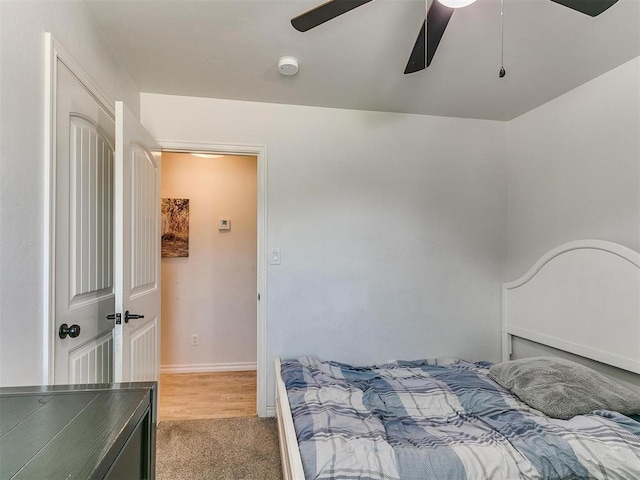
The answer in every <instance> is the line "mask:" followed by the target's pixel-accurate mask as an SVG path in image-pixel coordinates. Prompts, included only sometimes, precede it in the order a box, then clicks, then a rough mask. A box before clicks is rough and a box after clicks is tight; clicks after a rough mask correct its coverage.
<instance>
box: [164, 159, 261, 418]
mask: <svg viewBox="0 0 640 480" xmlns="http://www.w3.org/2000/svg"><path fill="white" fill-rule="evenodd" d="M259 166H260V159H259V155H258V154H256V153H252V154H247V153H245V152H237V151H234V152H228V151H224V152H220V151H216V150H203V149H201V148H199V149H198V150H197V151H195V150H192V151H184V150H180V151H178V150H173V149H166V148H165V149H163V167H162V169H163V171H162V182H161V197H162V199H163V200H162V202H163V258H162V261H161V270H162V282H161V284H162V328H161V331H162V346H161V376H160V381H161V388H160V394H161V396H160V409H159V419H160V421H173V420H185V419H196V418H221V417H231V416H247V415H255V414H256V412H257V410H259V408H257V404H258V403H259V402H258V401H257V397H258V395H257V392H258V391H259V388H258V381H257V377H258V375H257V370H258V366H259V361H258V360H259V355H258V354H259V350H260V347H259V344H260V342H259V341H258V337H259V335H258V330H259V325H260V322H259V321H256V319H259V318H260V315H259V310H260V302H259V300H258V298H259V292H260V288H259V287H260V281H259V279H260V275H259V272H260V270H261V269H260V268H259V258H258V257H259V256H260V255H259V251H260V248H259V241H258V239H259V233H260V223H261V222H260V221H259V220H260V210H262V208H261V207H262V205H261V202H260V201H259V197H260V188H259V184H260V181H259V172H258V170H259ZM185 217H186V220H185ZM179 224H181V225H182V227H181V228H182V230H180V231H178V230H179V229H180V227H179ZM185 224H186V225H188V228H187V229H186V230H185V228H184V225H185ZM256 279H258V281H256ZM258 413H259V412H258Z"/></svg>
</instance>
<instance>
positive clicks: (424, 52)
mask: <svg viewBox="0 0 640 480" xmlns="http://www.w3.org/2000/svg"><path fill="white" fill-rule="evenodd" d="M371 1H373V0H329V1H328V2H326V3H323V4H321V5H319V6H317V7H315V8H314V9H312V10H309V11H307V12H305V13H303V14H301V15H298V16H297V17H295V18H293V19H292V20H291V24H292V25H293V27H294V28H295V29H296V30H298V31H300V32H306V31H307V30H310V29H312V28H314V27H317V26H318V25H321V24H323V23H325V22H327V21H329V20H332V19H334V18H336V17H337V16H339V15H342V14H343V13H347V12H349V11H351V10H353V9H354V8H357V7H360V6H362V5H364V4H366V3H369V2H371ZM475 1H476V0H433V1H432V3H431V7H429V10H428V12H427V18H426V20H425V21H424V22H422V27H421V29H420V33H419V34H418V38H417V40H416V43H415V45H414V46H413V50H412V51H411V55H410V56H409V61H408V62H407V67H406V68H405V70H404V73H405V74H407V73H414V72H418V71H420V70H424V69H425V68H427V67H428V66H429V65H430V64H431V61H432V60H433V56H434V55H435V53H436V49H437V48H438V44H439V43H440V40H441V39H442V35H443V34H444V31H445V29H446V28H447V24H448V23H449V19H451V16H452V15H453V12H454V11H455V9H456V8H460V7H465V6H467V5H470V4H472V3H473V2H475ZM551 1H552V2H555V3H558V4H560V5H564V6H565V7H569V8H571V9H573V10H576V11H578V12H581V13H584V14H586V15H590V16H592V17H595V16H596V15H600V14H601V13H602V12H604V11H605V10H607V9H608V8H609V7H611V6H612V5H613V4H614V3H616V2H617V1H618V0H551Z"/></svg>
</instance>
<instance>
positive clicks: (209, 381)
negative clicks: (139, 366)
mask: <svg viewBox="0 0 640 480" xmlns="http://www.w3.org/2000/svg"><path fill="white" fill-rule="evenodd" d="M256 412H257V406H256V372H255V371H250V372H219V373H163V374H161V375H160V408H159V410H158V421H160V422H162V421H165V422H170V421H175V420H196V419H200V418H230V417H252V416H255V415H256Z"/></svg>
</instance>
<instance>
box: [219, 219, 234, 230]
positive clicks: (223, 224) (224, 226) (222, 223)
mask: <svg viewBox="0 0 640 480" xmlns="http://www.w3.org/2000/svg"><path fill="white" fill-rule="evenodd" d="M218 230H231V220H228V219H226V218H223V219H222V220H219V221H218Z"/></svg>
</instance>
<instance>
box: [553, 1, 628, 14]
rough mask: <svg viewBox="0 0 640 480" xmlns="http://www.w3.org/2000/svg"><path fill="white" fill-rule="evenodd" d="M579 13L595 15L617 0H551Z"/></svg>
mask: <svg viewBox="0 0 640 480" xmlns="http://www.w3.org/2000/svg"><path fill="white" fill-rule="evenodd" d="M551 1H552V2H555V3H559V4H560V5H564V6H565V7H569V8H571V9H573V10H576V11H578V12H580V13H584V14H586V15H590V16H592V17H595V16H597V15H600V14H601V13H602V12H604V11H605V10H606V9H608V8H609V7H611V6H612V5H613V4H614V3H616V2H617V1H618V0H551Z"/></svg>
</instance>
